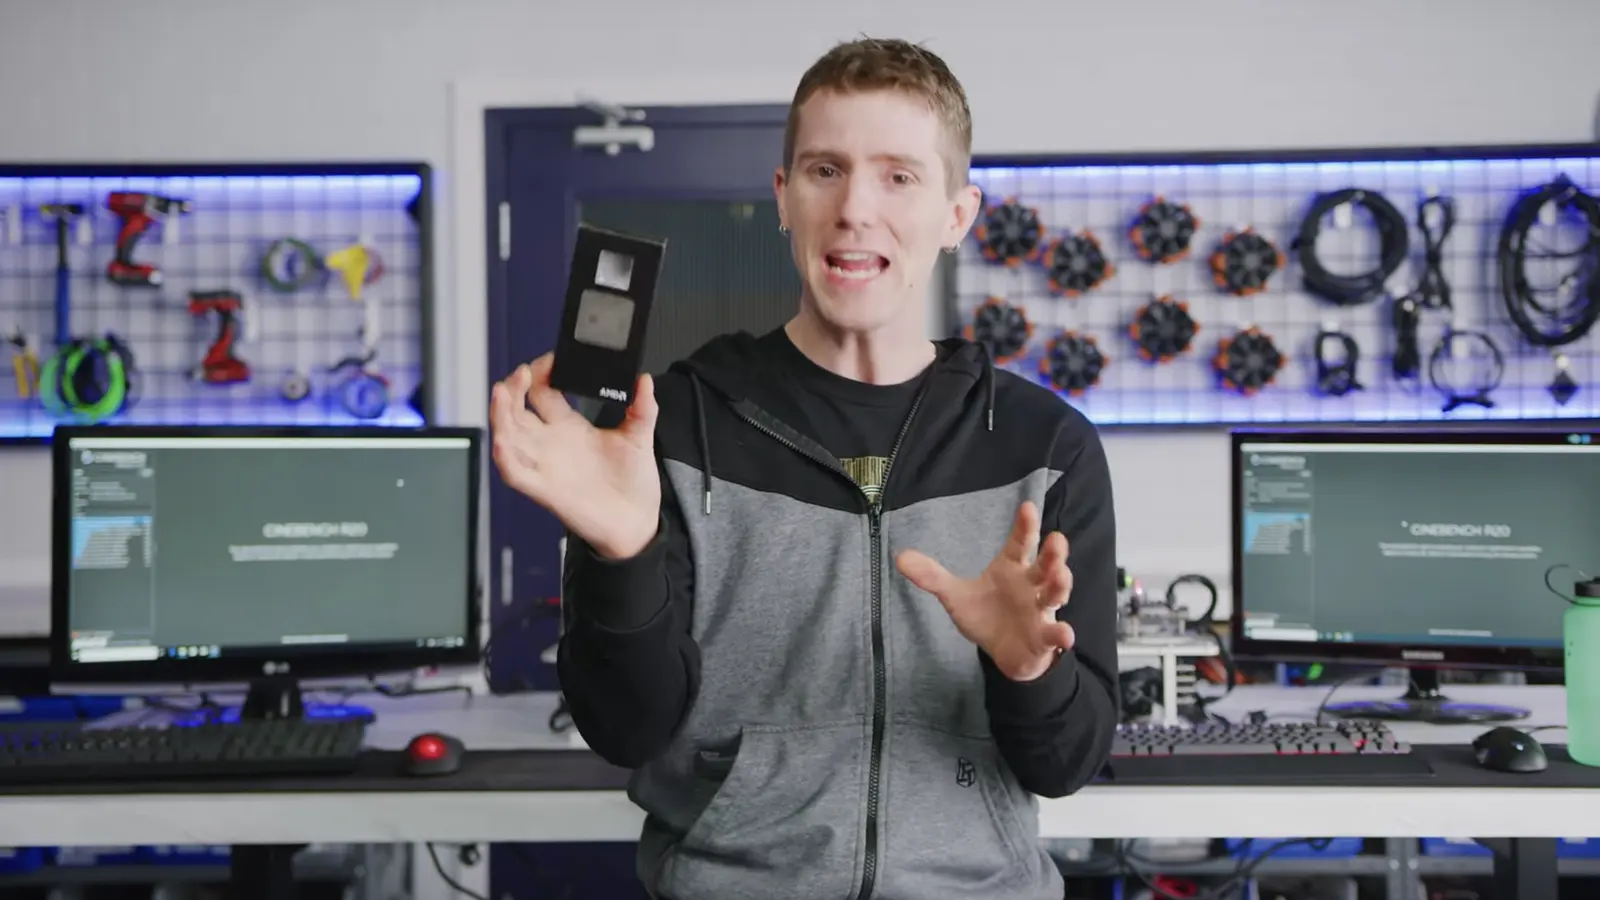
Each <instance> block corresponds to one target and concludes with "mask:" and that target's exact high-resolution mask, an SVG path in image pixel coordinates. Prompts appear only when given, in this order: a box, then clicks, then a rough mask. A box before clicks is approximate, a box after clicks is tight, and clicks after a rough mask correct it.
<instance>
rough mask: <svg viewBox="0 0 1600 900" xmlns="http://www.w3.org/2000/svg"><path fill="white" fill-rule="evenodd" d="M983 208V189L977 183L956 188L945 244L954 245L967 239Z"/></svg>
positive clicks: (947, 245)
mask: <svg viewBox="0 0 1600 900" xmlns="http://www.w3.org/2000/svg"><path fill="white" fill-rule="evenodd" d="M982 208H983V191H981V190H979V189H978V186H977V185H975V184H968V185H966V186H964V187H961V188H958V189H957V190H956V195H955V197H953V198H952V199H951V206H950V225H949V229H948V230H947V231H946V233H945V240H944V246H946V247H954V246H956V245H957V244H959V243H961V242H962V241H964V240H966V239H967V232H969V231H971V230H972V224H973V223H974V222H976V221H977V220H978V213H979V212H981V211H982Z"/></svg>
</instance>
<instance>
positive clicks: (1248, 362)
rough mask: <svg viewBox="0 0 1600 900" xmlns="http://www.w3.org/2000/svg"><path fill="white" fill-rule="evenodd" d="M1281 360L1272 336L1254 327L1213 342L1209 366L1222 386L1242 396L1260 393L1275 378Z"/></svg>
mask: <svg viewBox="0 0 1600 900" xmlns="http://www.w3.org/2000/svg"><path fill="white" fill-rule="evenodd" d="M1284 362H1285V360H1284V358H1283V354H1282V353H1281V352H1279V351H1278V345H1277V344H1274V343H1273V342H1272V337H1271V336H1270V335H1268V334H1267V333H1266V332H1264V331H1262V330H1261V329H1260V328H1257V327H1256V326H1254V325H1251V326H1250V327H1249V328H1242V329H1240V330H1239V331H1237V332H1235V333H1234V335H1233V337H1226V338H1223V339H1222V340H1220V341H1217V355H1216V356H1215V357H1213V358H1212V360H1211V365H1212V366H1213V367H1214V368H1215V369H1216V370H1217V377H1219V378H1220V379H1222V386H1223V387H1224V388H1227V389H1228V390H1231V391H1238V392H1239V393H1241V394H1243V395H1245V396H1246V397H1248V396H1250V395H1251V394H1254V393H1255V392H1256V391H1259V390H1261V389H1262V388H1264V387H1266V386H1267V385H1269V384H1271V383H1272V380H1273V379H1274V378H1277V377H1278V372H1279V371H1280V370H1281V369H1282V368H1283V364H1284Z"/></svg>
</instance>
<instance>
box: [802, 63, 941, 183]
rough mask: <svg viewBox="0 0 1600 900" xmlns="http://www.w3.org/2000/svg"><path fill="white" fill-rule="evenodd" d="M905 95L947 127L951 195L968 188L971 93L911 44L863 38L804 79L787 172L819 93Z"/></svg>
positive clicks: (818, 64) (816, 67) (817, 64)
mask: <svg viewBox="0 0 1600 900" xmlns="http://www.w3.org/2000/svg"><path fill="white" fill-rule="evenodd" d="M884 90H888V91H900V92H901V93H904V94H906V95H908V96H910V97H913V98H915V99H918V100H921V101H923V102H925V103H927V104H928V108H929V109H931V110H932V111H933V113H934V114H935V115H937V116H938V117H939V121H940V122H941V123H943V125H944V130H945V138H946V147H945V152H944V157H945V160H944V163H945V181H946V185H947V187H948V188H949V190H950V191H951V192H954V191H955V190H956V189H957V188H959V187H963V186H965V185H966V183H967V170H968V168H969V166H970V165H971V162H972V112H971V110H970V109H968V108H967V92H966V91H965V90H964V89H963V88H962V87H961V82H960V81H957V80H956V76H955V75H954V74H952V73H951V72H950V67H949V66H947V65H945V62H944V60H942V59H940V58H939V56H938V54H936V53H934V52H933V51H931V50H928V49H926V48H924V47H921V46H919V45H917V44H913V43H911V42H910V41H903V40H880V39H876V38H862V39H860V40H855V41H847V42H845V43H842V44H839V45H838V46H836V47H834V48H833V49H832V50H829V51H828V52H827V53H825V54H823V56H822V58H821V59H819V60H817V61H816V62H814V63H812V64H811V68H809V69H807V70H806V73H805V74H804V75H802V76H801V77H800V86H799V87H798V88H796V89H795V92H794V100H793V101H792V102H791V103H790V104H789V121H788V124H787V125H786V126H785V127H784V131H783V170H784V171H785V172H788V171H789V169H790V167H792V166H793V165H794V140H795V132H796V131H797V130H798V129H799V125H800V107H802V106H804V105H805V102H806V101H807V100H810V99H811V97H812V95H814V94H816V93H817V92H819V91H838V92H840V93H854V92H856V91H884Z"/></svg>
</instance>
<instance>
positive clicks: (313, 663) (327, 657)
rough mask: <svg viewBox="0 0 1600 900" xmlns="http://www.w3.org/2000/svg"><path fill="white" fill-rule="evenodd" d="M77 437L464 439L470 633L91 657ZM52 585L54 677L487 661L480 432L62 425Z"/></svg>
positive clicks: (170, 679) (189, 675)
mask: <svg viewBox="0 0 1600 900" xmlns="http://www.w3.org/2000/svg"><path fill="white" fill-rule="evenodd" d="M80 437H95V438H99V437H115V438H119V439H133V440H139V439H145V438H173V437H193V438H214V437H221V438H229V437H233V438H290V439H295V438H313V439H314V438H359V439H363V440H377V441H383V440H399V439H414V438H456V439H461V438H464V439H466V441H467V443H468V447H467V451H466V452H467V455H468V462H467V465H468V477H469V482H468V489H467V508H466V510H465V512H466V516H467V554H468V559H469V561H470V562H469V565H468V567H467V579H466V583H465V584H463V585H462V602H463V603H464V604H465V623H466V626H465V627H466V633H465V637H466V640H465V641H464V642H463V644H462V645H461V646H459V647H415V646H397V645H395V644H382V645H379V644H366V645H363V644H325V645H307V646H304V647H296V648H294V649H293V650H292V651H287V652H285V651H283V649H282V648H271V651H270V652H269V651H268V650H265V649H264V650H262V651H261V652H254V651H251V650H239V651H236V652H234V653H232V654H222V655H219V656H217V657H215V658H211V657H203V658H192V659H169V658H165V657H161V658H157V659H153V660H138V661H134V662H99V663H85V662H77V661H74V660H73V659H72V653H71V627H70V621H71V614H70V607H71V596H70V593H71V592H70V589H69V588H70V583H71V578H70V575H71V568H72V552H71V547H72V538H71V529H72V524H71V522H72V506H71V481H70V478H71V475H70V473H71V471H72V466H71V463H70V457H71V453H72V450H71V447H72V441H73V440H74V439H75V438H80ZM50 448H51V585H50V624H51V627H50V638H49V646H50V677H51V682H52V683H53V684H86V685H87V684H99V685H105V684H117V683H123V684H198V683H223V682H227V683H232V682H240V681H252V680H256V679H263V678H280V679H292V680H296V681H298V680H304V679H308V678H340V677H349V678H366V677H378V676H384V675H390V674H394V673H401V672H406V671H409V670H414V669H420V668H427V667H432V666H453V665H471V664H477V663H481V661H482V644H483V640H482V628H483V625H482V609H481V598H482V583H483V580H482V578H481V573H480V571H479V568H480V563H479V558H478V557H479V540H480V535H479V528H478V523H479V507H480V505H481V494H482V492H483V491H482V488H483V430H482V429H481V428H473V427H455V426H438V425H429V426H420V427H415V428H409V427H393V426H381V425H369V426H362V425H354V426H320V425H317V426H310V425H307V426H295V425H287V426H285V425H273V426H257V425H240V426H233V425H217V426H174V425H63V426H58V427H57V428H56V429H55V430H54V433H53V436H52V439H51V444H50Z"/></svg>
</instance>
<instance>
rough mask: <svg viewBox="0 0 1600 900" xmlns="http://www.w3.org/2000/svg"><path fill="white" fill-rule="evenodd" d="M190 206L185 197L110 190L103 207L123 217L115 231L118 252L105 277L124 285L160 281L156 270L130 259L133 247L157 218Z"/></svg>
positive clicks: (140, 285)
mask: <svg viewBox="0 0 1600 900" xmlns="http://www.w3.org/2000/svg"><path fill="white" fill-rule="evenodd" d="M192 206H193V204H192V203H191V202H190V201H188V200H178V199H176V198H173V197H162V196H160V195H158V194H146V193H143V192H141V191H113V192H112V193H111V195H110V196H108V197H107V198H106V209H109V210H111V211H112V212H113V213H115V214H116V215H117V217H118V218H120V219H121V220H122V228H121V229H119V230H118V231H117V253H116V256H115V258H113V259H112V260H111V263H110V264H109V265H107V266H106V277H108V278H110V279H111V281H112V283H114V284H120V285H124V286H127V287H155V286H156V285H159V284H161V271H160V270H159V269H157V268H156V267H155V266H151V265H144V264H141V263H136V262H134V261H133V247H134V245H135V244H137V243H139V238H140V237H142V236H143V235H144V233H145V232H146V231H149V230H150V226H151V225H153V224H154V223H155V222H156V221H157V220H158V219H165V218H166V217H167V216H170V215H173V214H175V213H186V212H189V210H190V209H191V208H192Z"/></svg>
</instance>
